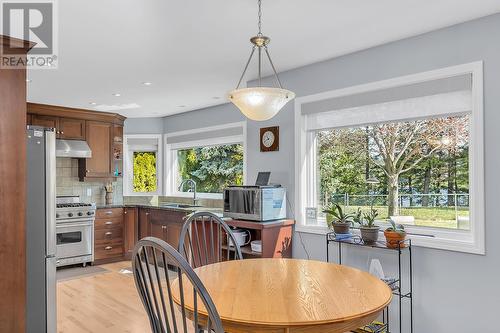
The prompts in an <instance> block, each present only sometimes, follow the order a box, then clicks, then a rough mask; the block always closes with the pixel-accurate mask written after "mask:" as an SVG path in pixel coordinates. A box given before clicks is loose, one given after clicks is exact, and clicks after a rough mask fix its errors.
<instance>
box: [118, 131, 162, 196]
mask: <svg viewBox="0 0 500 333" xmlns="http://www.w3.org/2000/svg"><path fill="white" fill-rule="evenodd" d="M161 137H162V136H161V135H156V134H155V135H152V134H144V135H142V134H136V135H125V136H124V140H123V141H124V163H125V172H124V176H123V182H124V194H125V195H128V196H134V195H161V194H162V181H161V171H162V157H161V153H162V149H161Z"/></svg>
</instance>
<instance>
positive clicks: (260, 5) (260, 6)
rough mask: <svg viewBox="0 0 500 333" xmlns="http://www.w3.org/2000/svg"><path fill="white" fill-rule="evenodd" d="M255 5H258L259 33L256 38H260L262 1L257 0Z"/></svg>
mask: <svg viewBox="0 0 500 333" xmlns="http://www.w3.org/2000/svg"><path fill="white" fill-rule="evenodd" d="M257 3H258V5H259V14H258V15H259V25H258V26H259V33H258V34H257V36H262V0H257Z"/></svg>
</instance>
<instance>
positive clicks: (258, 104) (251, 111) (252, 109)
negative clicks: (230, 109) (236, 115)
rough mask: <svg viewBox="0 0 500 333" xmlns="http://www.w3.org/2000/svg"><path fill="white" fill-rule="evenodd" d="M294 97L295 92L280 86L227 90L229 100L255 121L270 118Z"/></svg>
mask: <svg viewBox="0 0 500 333" xmlns="http://www.w3.org/2000/svg"><path fill="white" fill-rule="evenodd" d="M294 98H295V93H293V92H291V91H290V90H286V89H280V88H269V87H255V88H243V89H236V90H233V91H230V92H229V100H230V101H231V102H232V103H233V104H234V105H236V107H237V108H238V109H240V111H241V112H242V113H243V114H244V115H245V116H246V117H247V118H248V119H252V120H257V121H264V120H268V119H271V118H272V117H274V116H275V115H276V114H277V113H278V112H279V111H280V110H281V109H282V108H283V106H285V104H286V103H288V102H289V101H291V100H292V99H294Z"/></svg>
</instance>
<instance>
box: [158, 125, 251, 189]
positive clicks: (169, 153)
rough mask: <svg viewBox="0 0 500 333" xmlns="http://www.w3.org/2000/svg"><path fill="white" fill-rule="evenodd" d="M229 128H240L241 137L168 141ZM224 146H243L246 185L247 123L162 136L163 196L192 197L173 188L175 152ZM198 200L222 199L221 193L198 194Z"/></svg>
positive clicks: (175, 164)
mask: <svg viewBox="0 0 500 333" xmlns="http://www.w3.org/2000/svg"><path fill="white" fill-rule="evenodd" d="M230 128H241V129H242V134H241V135H232V136H223V137H215V138H211V139H205V140H192V141H184V142H176V143H172V144H169V143H168V139H169V138H172V137H177V136H184V135H190V134H199V133H204V132H212V131H219V130H225V129H230ZM226 144H242V145H243V182H244V183H246V177H247V122H246V121H241V122H235V123H228V124H222V125H216V126H209V127H203V128H196V129H190V130H185V131H177V132H171V133H168V134H165V135H164V145H165V166H166V169H165V184H166V186H165V193H164V195H165V196H173V197H184V198H191V197H192V196H193V195H192V194H191V193H187V192H180V191H179V190H178V189H177V186H175V183H176V175H177V168H178V164H177V153H176V152H177V150H179V149H189V148H195V147H202V146H219V145H226ZM197 196H198V198H200V199H222V193H204V192H198V193H197Z"/></svg>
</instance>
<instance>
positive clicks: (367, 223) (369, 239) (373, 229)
mask: <svg viewBox="0 0 500 333" xmlns="http://www.w3.org/2000/svg"><path fill="white" fill-rule="evenodd" d="M377 216H378V211H377V210H376V209H374V208H372V209H371V210H370V211H369V212H367V213H364V214H363V218H362V219H361V221H360V223H359V230H361V238H362V239H363V242H365V243H368V244H370V243H375V242H376V241H377V240H378V231H379V229H380V227H379V226H378V225H375V219H376V218H377Z"/></svg>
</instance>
